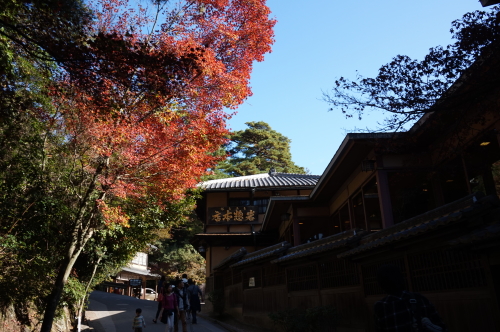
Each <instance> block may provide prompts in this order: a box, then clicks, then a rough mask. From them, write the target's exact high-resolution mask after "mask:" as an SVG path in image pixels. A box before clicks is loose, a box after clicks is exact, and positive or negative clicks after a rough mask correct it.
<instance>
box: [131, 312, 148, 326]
mask: <svg viewBox="0 0 500 332" xmlns="http://www.w3.org/2000/svg"><path fill="white" fill-rule="evenodd" d="M141 313H142V309H141V308H137V309H135V317H134V322H133V323H132V330H134V332H142V329H143V328H145V327H146V322H145V321H144V317H142V315H141Z"/></svg>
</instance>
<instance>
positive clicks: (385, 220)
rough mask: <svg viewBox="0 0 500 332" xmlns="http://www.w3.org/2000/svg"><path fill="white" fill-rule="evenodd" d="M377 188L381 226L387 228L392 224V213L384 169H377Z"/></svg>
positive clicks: (387, 179)
mask: <svg viewBox="0 0 500 332" xmlns="http://www.w3.org/2000/svg"><path fill="white" fill-rule="evenodd" d="M379 160H380V158H379ZM377 165H378V160H377ZM377 190H378V199H379V204H380V212H381V213H382V227H383V228H387V227H390V226H392V225H394V218H393V215H392V203H391V195H390V191H389V177H388V175H387V171H385V170H377Z"/></svg>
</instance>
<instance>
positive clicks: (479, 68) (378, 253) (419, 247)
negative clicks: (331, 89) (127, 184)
mask: <svg viewBox="0 0 500 332" xmlns="http://www.w3.org/2000/svg"><path fill="white" fill-rule="evenodd" d="M498 54H500V53H499V51H493V52H492V54H491V56H490V57H487V56H485V57H484V58H483V59H482V60H481V61H479V62H478V63H476V64H474V65H473V66H471V68H470V69H469V70H468V72H466V74H465V75H464V76H463V77H462V78H461V79H459V80H458V81H457V83H456V84H455V85H454V86H453V87H452V88H451V89H450V92H449V93H448V94H447V96H446V98H445V97H443V98H442V100H440V101H439V102H438V103H436V105H435V107H434V108H433V109H431V110H430V112H429V113H428V114H426V115H425V116H424V117H423V118H422V119H421V120H420V121H419V122H418V123H416V124H415V125H414V126H413V128H411V130H409V131H408V132H405V133H398V134H394V133H378V134H348V135H347V136H346V138H345V140H344V141H343V142H342V144H341V146H340V147H339V149H338V151H337V153H336V154H335V156H334V157H333V158H332V161H331V162H330V164H329V165H328V167H327V169H326V170H325V172H324V174H323V175H322V176H321V178H320V179H319V180H318V182H317V184H316V185H315V186H314V188H313V189H312V190H311V192H310V194H309V195H307V196H303V195H302V196H287V197H282V196H280V197H276V196H275V197H270V198H269V203H268V205H267V208H266V212H265V214H263V216H262V217H261V219H260V220H261V222H260V225H259V227H260V228H259V229H260V230H259V232H260V233H261V234H267V236H269V238H268V241H270V243H269V245H268V246H262V247H259V248H258V247H253V248H251V249H252V250H249V252H248V253H245V254H241V255H236V256H233V257H232V259H228V260H226V261H225V262H223V264H219V265H216V266H213V265H212V270H211V271H210V273H208V271H207V276H208V277H209V278H213V279H209V280H212V285H213V287H214V289H215V288H223V289H224V291H225V294H226V299H227V306H228V310H229V311H230V312H231V313H233V314H235V315H237V316H238V317H239V318H241V319H242V320H244V321H246V322H248V323H251V324H255V325H259V326H267V327H269V328H272V325H271V321H270V319H269V318H268V316H267V314H268V313H269V312H274V311H281V310H285V309H289V308H311V307H317V306H323V305H333V306H334V307H336V308H337V310H338V312H339V314H340V319H339V322H338V326H337V331H373V330H374V325H373V324H374V321H373V305H374V303H375V302H376V301H378V300H380V299H381V298H382V297H383V296H384V294H383V292H382V290H381V289H380V287H379V286H378V284H377V280H376V273H377V270H378V268H379V267H380V266H381V265H383V264H387V263H392V264H396V265H397V266H399V267H400V270H401V272H402V273H403V275H404V276H405V279H406V283H407V289H408V290H409V291H412V292H419V293H422V294H423V295H425V296H426V297H427V298H429V300H430V301H431V302H432V303H433V304H434V305H435V306H436V308H437V310H438V312H439V313H440V315H441V316H442V317H443V319H444V321H445V323H446V325H447V326H448V327H449V329H450V331H464V332H465V331H500V309H499V307H500V203H499V197H500V111H499V108H500V102H499V97H498V96H500V85H499V83H498V80H497V79H496V77H498V72H499V70H500V57H499V56H498ZM486 87H487V88H486ZM280 245H281V246H282V247H283V248H285V249H283V250H279V247H280ZM242 247H244V245H243V246H242ZM240 248H241V247H240Z"/></svg>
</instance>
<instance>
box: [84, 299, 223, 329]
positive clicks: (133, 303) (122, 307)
mask: <svg viewBox="0 0 500 332" xmlns="http://www.w3.org/2000/svg"><path fill="white" fill-rule="evenodd" d="M157 305H158V303H157V302H155V301H148V300H138V299H136V298H133V297H130V296H124V295H118V294H112V293H105V292H100V291H94V292H92V294H91V295H90V303H89V308H88V310H87V312H86V314H85V316H86V318H87V319H88V320H90V322H89V323H88V326H89V327H90V329H91V330H94V331H95V332H122V331H131V330H132V321H133V319H134V316H135V310H136V309H137V308H141V309H142V315H143V316H144V318H145V320H146V329H145V330H144V332H165V330H166V325H165V324H162V323H161V322H159V321H158V323H157V324H155V323H153V319H154V318H155V315H156V309H157ZM179 331H182V328H181V326H179ZM188 332H227V330H226V329H224V328H222V327H221V326H218V325H215V324H213V323H212V322H210V321H208V320H206V319H204V318H202V317H198V324H190V323H188Z"/></svg>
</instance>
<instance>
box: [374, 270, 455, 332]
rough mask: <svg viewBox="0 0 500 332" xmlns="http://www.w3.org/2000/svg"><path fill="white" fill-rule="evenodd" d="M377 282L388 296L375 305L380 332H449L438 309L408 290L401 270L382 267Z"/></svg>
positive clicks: (376, 320) (423, 297)
mask: <svg viewBox="0 0 500 332" xmlns="http://www.w3.org/2000/svg"><path fill="white" fill-rule="evenodd" d="M377 279H378V283H379V285H380V287H381V288H382V289H383V290H384V291H385V292H386V293H387V294H388V295H387V296H386V297H384V298H383V299H382V300H380V301H378V302H377V303H375V307H374V311H375V328H376V331H377V332H382V331H384V332H385V331H398V332H416V331H432V332H444V331H447V330H446V326H445V325H444V323H443V321H442V320H441V317H439V314H438V313H437V311H436V309H435V308H434V306H433V305H432V303H430V302H429V300H428V299H427V298H426V297H425V296H423V295H421V294H418V293H410V292H408V291H407V290H405V282H404V277H403V275H402V274H401V271H400V269H399V267H398V266H396V265H392V264H388V265H383V266H381V267H380V269H379V270H378V273H377Z"/></svg>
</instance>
